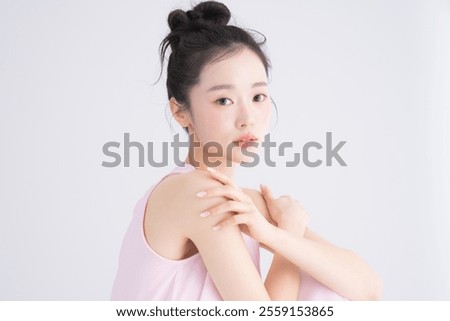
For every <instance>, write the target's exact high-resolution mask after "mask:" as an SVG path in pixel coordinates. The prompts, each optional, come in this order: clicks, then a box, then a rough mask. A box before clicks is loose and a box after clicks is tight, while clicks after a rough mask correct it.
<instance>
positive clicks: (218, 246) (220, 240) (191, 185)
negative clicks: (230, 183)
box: [171, 171, 271, 301]
mask: <svg viewBox="0 0 450 321" xmlns="http://www.w3.org/2000/svg"><path fill="white" fill-rule="evenodd" d="M180 176H181V177H179V179H177V182H175V183H174V185H175V186H173V190H174V191H175V194H174V196H175V197H174V202H173V204H171V206H179V208H177V209H175V210H178V211H180V212H181V213H183V215H181V216H180V221H179V222H177V226H179V227H180V229H181V231H182V233H183V234H184V236H185V237H186V238H189V239H191V240H192V241H193V242H194V244H195V245H196V247H197V248H198V250H199V253H200V255H201V258H202V260H203V262H204V264H205V266H206V268H207V270H208V273H209V275H210V276H211V279H212V281H213V282H214V284H215V286H216V288H217V290H218V292H219V293H220V295H221V297H222V299H223V300H266V301H267V300H271V297H270V295H269V293H268V292H267V290H266V288H265V286H264V283H263V281H262V279H261V276H260V275H259V273H258V270H257V267H256V266H255V264H254V262H253V261H252V259H251V257H250V254H249V252H248V249H247V247H246V245H245V243H244V240H243V238H242V235H241V231H240V229H239V226H238V225H235V226H230V227H228V228H223V229H221V230H220V231H214V230H212V227H213V226H215V225H216V224H217V223H219V222H220V221H223V220H225V219H227V218H230V217H232V216H233V213H231V212H223V213H217V214H214V215H210V216H208V217H200V215H199V214H200V213H201V212H203V211H204V210H207V209H211V208H214V207H215V206H217V205H219V204H222V203H224V201H226V200H227V199H226V198H225V197H222V196H214V197H208V198H204V199H199V198H198V197H196V196H195V193H196V192H197V191H201V190H206V189H208V188H214V187H216V186H222V184H221V183H220V182H218V181H216V180H213V179H212V178H211V177H209V175H208V174H207V173H205V172H201V171H195V172H190V173H186V174H184V175H180ZM186 191H191V192H189V193H186ZM266 226H267V227H270V224H268V223H267V224H266ZM264 232H265V233H266V232H268V230H264Z"/></svg>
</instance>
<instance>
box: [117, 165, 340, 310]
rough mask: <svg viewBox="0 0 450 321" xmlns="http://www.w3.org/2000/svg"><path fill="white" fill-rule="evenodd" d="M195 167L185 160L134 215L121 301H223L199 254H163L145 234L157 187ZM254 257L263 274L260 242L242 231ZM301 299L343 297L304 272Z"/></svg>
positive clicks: (120, 272) (122, 266)
mask: <svg viewBox="0 0 450 321" xmlns="http://www.w3.org/2000/svg"><path fill="white" fill-rule="evenodd" d="M191 170H195V167H193V166H192V165H190V164H186V163H183V165H182V166H176V167H175V168H174V169H172V171H171V172H169V173H168V174H166V175H165V176H163V177H162V178H161V179H160V180H159V181H158V182H157V183H156V184H154V185H152V186H151V187H150V188H149V189H148V190H147V192H146V193H145V194H144V196H143V197H142V198H141V199H140V200H139V201H138V203H137V204H136V206H135V208H134V214H133V217H132V219H131V222H130V224H129V227H128V230H127V232H126V234H125V237H124V239H123V242H122V246H121V249H120V253H119V262H118V269H117V274H116V278H115V281H114V284H113V288H112V293H111V300H120V301H139V300H150V301H178V300H183V301H220V300H222V298H221V296H220V294H219V292H218V291H217V289H216V287H215V285H214V283H213V281H212V279H211V278H210V276H209V273H208V271H207V270H206V267H205V265H204V263H203V261H202V259H201V256H200V253H196V254H194V255H193V256H190V257H188V258H186V259H182V260H172V259H168V258H165V257H163V256H161V255H159V254H158V253H157V252H156V251H154V250H153V249H152V248H151V247H150V245H149V244H148V243H147V241H146V238H145V235H144V230H143V226H144V214H145V207H146V204H147V200H148V198H149V196H150V194H151V192H152V191H153V189H154V188H155V187H156V186H157V185H158V184H159V183H161V181H162V180H163V179H164V178H166V177H167V176H169V175H172V174H176V173H185V172H188V171H191ZM242 237H243V239H244V241H245V244H246V247H247V249H248V252H249V254H250V257H251V258H252V260H253V263H254V264H255V267H256V269H257V271H258V272H259V273H260V252H259V243H258V242H257V241H255V240H254V239H252V238H251V237H249V236H248V235H246V234H245V233H242ZM302 275H303V278H302V285H301V290H300V293H299V297H298V299H299V300H342V299H344V300H345V298H343V297H341V296H340V295H338V294H337V293H335V292H333V291H331V290H330V289H328V288H327V287H325V286H323V285H322V284H320V283H318V282H317V281H315V280H314V279H313V278H311V277H309V276H308V275H307V274H305V273H302Z"/></svg>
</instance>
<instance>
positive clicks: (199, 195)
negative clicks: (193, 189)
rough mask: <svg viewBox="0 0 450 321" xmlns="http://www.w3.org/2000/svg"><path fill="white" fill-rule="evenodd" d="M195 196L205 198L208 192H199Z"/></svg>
mask: <svg viewBox="0 0 450 321" xmlns="http://www.w3.org/2000/svg"><path fill="white" fill-rule="evenodd" d="M195 195H197V196H198V197H203V196H205V195H206V192H205V191H201V192H198V193H197V194H195Z"/></svg>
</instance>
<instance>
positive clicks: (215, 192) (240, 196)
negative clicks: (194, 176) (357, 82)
mask: <svg viewBox="0 0 450 321" xmlns="http://www.w3.org/2000/svg"><path fill="white" fill-rule="evenodd" d="M196 195H197V196H198V197H203V198H206V197H211V196H225V197H228V198H229V199H233V200H235V201H240V202H247V201H248V199H249V197H248V195H247V194H245V193H244V192H242V191H240V190H237V189H236V188H235V187H233V186H231V185H222V186H216V187H211V188H208V189H205V190H203V191H200V192H198V193H197V194H196Z"/></svg>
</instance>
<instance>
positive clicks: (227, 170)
mask: <svg viewBox="0 0 450 321" xmlns="http://www.w3.org/2000/svg"><path fill="white" fill-rule="evenodd" d="M202 159H203V158H202V157H201V156H200V157H199V156H197V157H195V159H193V157H192V156H191V154H188V156H187V157H186V160H185V161H184V162H185V163H186V164H189V165H191V166H193V167H195V168H196V169H197V170H203V171H207V169H206V168H207V167H208V166H207V165H205V164H204V163H203V162H202V161H201V160H202ZM208 161H209V163H210V164H212V163H217V164H218V165H216V164H215V165H210V166H209V167H210V168H213V169H215V170H216V171H219V172H221V173H222V174H225V175H227V176H228V177H230V178H231V179H234V173H235V167H236V166H237V164H236V163H234V162H232V161H228V164H227V160H225V159H223V158H221V159H208Z"/></svg>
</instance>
